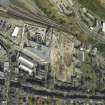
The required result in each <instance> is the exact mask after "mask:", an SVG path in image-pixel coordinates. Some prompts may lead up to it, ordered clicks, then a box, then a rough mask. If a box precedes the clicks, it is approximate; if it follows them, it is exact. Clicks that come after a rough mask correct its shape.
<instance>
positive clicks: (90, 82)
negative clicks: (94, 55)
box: [82, 63, 97, 91]
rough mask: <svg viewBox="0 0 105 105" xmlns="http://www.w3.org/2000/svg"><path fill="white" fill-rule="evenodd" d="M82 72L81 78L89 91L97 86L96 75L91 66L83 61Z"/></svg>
mask: <svg viewBox="0 0 105 105" xmlns="http://www.w3.org/2000/svg"><path fill="white" fill-rule="evenodd" d="M82 72H83V80H84V83H85V84H86V85H87V89H90V90H91V91H95V89H96V88H97V85H96V83H97V76H96V74H95V72H94V70H93V68H92V66H91V64H87V63H84V64H83V65H82Z"/></svg>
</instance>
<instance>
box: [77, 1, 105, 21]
mask: <svg viewBox="0 0 105 105" xmlns="http://www.w3.org/2000/svg"><path fill="white" fill-rule="evenodd" d="M78 1H79V3H80V4H82V5H83V6H85V7H86V8H88V9H89V10H91V11H93V12H94V13H95V14H96V15H98V16H99V17H101V18H102V19H104V20H105V8H104V7H103V6H102V5H101V4H100V2H99V1H98V0H78Z"/></svg>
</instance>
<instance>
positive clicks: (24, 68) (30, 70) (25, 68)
mask: <svg viewBox="0 0 105 105" xmlns="http://www.w3.org/2000/svg"><path fill="white" fill-rule="evenodd" d="M19 69H22V70H24V71H26V72H28V73H29V75H32V71H33V70H32V69H30V68H28V67H26V66H24V65H22V64H20V65H19Z"/></svg>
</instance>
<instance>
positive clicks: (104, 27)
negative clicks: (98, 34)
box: [102, 23, 105, 32]
mask: <svg viewBox="0 0 105 105" xmlns="http://www.w3.org/2000/svg"><path fill="white" fill-rule="evenodd" d="M102 31H103V32H105V23H103V26H102Z"/></svg>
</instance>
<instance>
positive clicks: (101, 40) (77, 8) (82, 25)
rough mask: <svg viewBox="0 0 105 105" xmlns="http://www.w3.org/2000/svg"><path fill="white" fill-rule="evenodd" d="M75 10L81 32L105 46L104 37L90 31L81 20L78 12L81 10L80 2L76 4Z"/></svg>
mask: <svg viewBox="0 0 105 105" xmlns="http://www.w3.org/2000/svg"><path fill="white" fill-rule="evenodd" d="M73 9H74V12H75V14H76V17H77V23H78V25H79V26H80V28H81V30H83V31H84V32H85V33H86V34H87V35H89V37H92V38H93V39H95V40H97V41H99V42H100V43H103V44H105V39H104V38H103V37H102V35H100V34H99V33H97V32H95V31H93V30H90V29H89V27H88V26H87V25H86V24H85V23H84V22H83V21H82V19H81V18H80V14H79V12H78V11H79V9H80V4H79V3H78V1H77V2H75V5H74V7H73Z"/></svg>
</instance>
